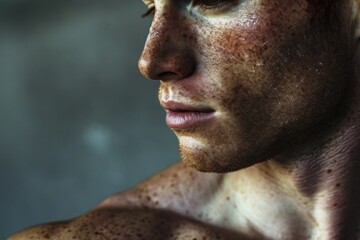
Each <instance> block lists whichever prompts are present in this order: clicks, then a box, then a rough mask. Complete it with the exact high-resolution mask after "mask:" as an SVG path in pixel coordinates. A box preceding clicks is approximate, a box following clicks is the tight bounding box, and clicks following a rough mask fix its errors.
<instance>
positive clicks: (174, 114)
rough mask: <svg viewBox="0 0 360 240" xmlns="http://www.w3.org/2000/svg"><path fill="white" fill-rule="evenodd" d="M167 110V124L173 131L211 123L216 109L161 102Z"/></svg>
mask: <svg viewBox="0 0 360 240" xmlns="http://www.w3.org/2000/svg"><path fill="white" fill-rule="evenodd" d="M161 105H162V106H163V107H164V108H165V110H166V124H167V126H168V127H170V128H172V129H186V128H191V127H194V126H196V125H198V124H201V123H204V122H206V121H209V120H210V119H211V118H213V117H214V112H215V111H214V109H212V108H210V107H206V106H200V105H198V106H196V105H187V104H183V103H179V102H174V101H168V102H161Z"/></svg>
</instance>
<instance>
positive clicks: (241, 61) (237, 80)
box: [139, 0, 349, 172]
mask: <svg viewBox="0 0 360 240" xmlns="http://www.w3.org/2000/svg"><path fill="white" fill-rule="evenodd" d="M145 3H147V4H148V5H150V7H152V6H155V8H156V12H155V15H154V19H153V23H152V26H151V29H150V33H149V36H148V39H147V42H146V45H145V48H144V52H143V54H142V56H141V59H140V61H139V67H140V70H141V72H142V73H143V74H144V75H145V76H146V77H148V78H151V79H159V80H162V81H161V84H160V90H159V99H160V102H161V104H162V105H163V106H164V107H165V108H167V123H168V125H169V126H170V127H171V128H172V129H173V130H174V132H175V134H176V135H177V137H178V139H179V142H180V152H181V155H182V158H183V160H184V161H185V162H186V163H187V164H189V165H191V166H193V167H195V168H197V169H198V170H201V171H214V172H228V171H234V170H238V169H240V168H244V167H247V166H250V165H252V164H254V163H257V162H260V161H264V160H266V159H267V158H270V157H273V156H275V155H278V154H280V153H281V152H282V151H284V149H287V148H290V147H291V146H292V145H294V144H295V142H297V139H300V138H301V139H306V138H310V136H311V135H312V134H313V132H314V131H315V132H316V131H317V129H318V127H319V125H320V124H321V123H322V122H323V121H327V120H328V119H331V118H332V116H333V115H334V114H336V111H337V109H338V107H339V104H340V102H341V100H342V98H343V96H344V92H345V89H346V85H347V82H346V79H344V74H345V72H346V71H347V67H346V65H347V64H348V61H347V60H348V59H347V58H348V48H349V47H348V42H349V39H348V38H346V36H345V34H343V33H342V30H341V29H343V28H342V27H339V26H340V22H339V19H337V21H336V22H335V21H334V22H331V20H325V17H324V15H326V14H323V13H320V12H319V9H320V10H321V9H322V7H321V6H317V7H318V8H316V7H315V5H316V4H312V3H309V1H307V0H276V1H275V0H226V1H225V0H224V1H221V0H193V1H188V0H186V1H170V0H155V1H149V2H147V1H145ZM330 15H331V14H330ZM323 18H324V19H323ZM344 28H346V27H344ZM339 29H340V30H341V31H340V30H339ZM343 32H347V31H346V30H344V31H343Z"/></svg>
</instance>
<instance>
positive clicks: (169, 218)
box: [8, 163, 244, 240]
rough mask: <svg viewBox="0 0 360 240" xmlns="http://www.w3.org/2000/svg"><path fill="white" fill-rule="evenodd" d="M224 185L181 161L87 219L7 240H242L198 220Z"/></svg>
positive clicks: (110, 200) (109, 201) (44, 227)
mask: <svg viewBox="0 0 360 240" xmlns="http://www.w3.org/2000/svg"><path fill="white" fill-rule="evenodd" d="M220 182H221V176H220V175H214V174H204V173H199V172H197V171H195V170H193V169H190V168H187V167H186V166H184V165H183V164H182V163H178V164H175V165H173V166H171V167H170V168H168V169H166V170H164V171H163V172H161V173H159V174H157V175H155V176H154V177H152V178H150V179H149V180H147V181H145V182H143V183H141V184H139V185H138V186H136V187H134V188H132V189H130V190H128V191H125V192H123V193H119V194H116V195H114V196H112V197H110V198H108V199H106V200H105V201H103V202H102V203H101V204H100V205H99V206H97V207H96V208H95V209H94V210H93V211H90V212H89V213H87V214H84V215H83V216H80V217H78V218H76V219H73V220H70V221H66V222H59V223H53V224H45V225H41V226H37V227H34V228H31V229H27V230H24V231H22V232H20V233H18V234H15V235H14V236H12V237H10V238H9V239H8V240H28V239H29V240H30V239H39V240H43V239H54V240H62V239H77V240H81V239H95V240H96V239H99V240H100V239H119V240H121V239H126V240H128V239H129V240H131V239H154V240H156V239H208V240H210V239H244V238H239V235H238V233H237V234H234V233H232V232H229V231H228V230H225V229H222V228H219V227H216V226H213V225H211V224H208V223H206V221H201V219H200V218H198V217H197V215H198V214H199V212H198V211H197V209H198V207H199V206H200V207H201V206H202V204H203V203H204V201H205V200H207V199H209V198H211V195H212V194H213V193H214V192H215V189H216V188H217V187H218V185H219V184H220Z"/></svg>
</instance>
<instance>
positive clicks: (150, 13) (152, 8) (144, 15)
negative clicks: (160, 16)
mask: <svg viewBox="0 0 360 240" xmlns="http://www.w3.org/2000/svg"><path fill="white" fill-rule="evenodd" d="M154 14H155V6H152V7H150V8H149V9H148V10H147V11H146V12H145V13H144V14H142V15H141V17H143V18H145V17H148V16H154Z"/></svg>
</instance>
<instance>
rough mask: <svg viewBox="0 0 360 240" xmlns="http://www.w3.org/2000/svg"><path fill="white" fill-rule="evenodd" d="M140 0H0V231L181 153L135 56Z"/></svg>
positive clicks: (51, 213)
mask: <svg viewBox="0 0 360 240" xmlns="http://www.w3.org/2000/svg"><path fill="white" fill-rule="evenodd" d="M145 11H146V7H145V6H144V5H143V3H142V2H141V0H136V1H133V0H131V1H128V0H127V1H119V0H86V1H79V0H61V1H54V0H53V1H50V0H0V114H1V115H0V194H1V198H0V199H1V200H0V239H4V238H5V237H6V236H8V235H9V234H11V233H13V232H14V231H18V230H19V229H22V228H24V227H28V226H31V225H34V224H39V223H42V222H49V221H54V220H61V219H68V218H72V217H75V216H77V215H79V214H82V213H84V212H86V211H87V210H89V209H90V208H92V207H94V206H95V205H96V204H97V203H99V202H100V201H101V200H102V199H104V198H106V197H107V196H109V195H111V194H114V193H116V192H119V191H122V190H124V189H126V188H129V187H131V186H134V185H135V184H137V183H139V182H140V181H142V180H144V179H146V178H147V177H149V176H151V175H153V174H154V173H156V172H158V171H159V170H160V169H163V168H165V167H166V166H168V165H170V164H171V163H173V162H175V161H176V160H178V159H179V156H178V152H177V140H176V138H175V136H174V135H173V134H172V133H171V131H170V130H168V129H167V127H166V126H165V116H164V115H165V114H164V111H163V110H162V109H161V108H160V107H159V104H158V100H157V87H158V82H156V81H150V80H146V79H145V78H143V77H142V76H141V75H140V73H139V72H138V69H137V60H138V58H139V56H140V53H141V50H142V47H143V43H144V41H145V38H146V35H147V31H148V27H149V25H150V20H151V19H150V18H148V19H142V18H141V17H140V16H141V14H142V13H144V12H145Z"/></svg>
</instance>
